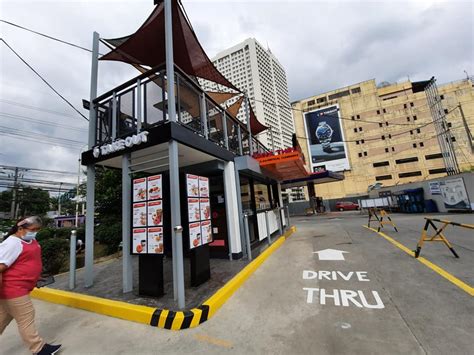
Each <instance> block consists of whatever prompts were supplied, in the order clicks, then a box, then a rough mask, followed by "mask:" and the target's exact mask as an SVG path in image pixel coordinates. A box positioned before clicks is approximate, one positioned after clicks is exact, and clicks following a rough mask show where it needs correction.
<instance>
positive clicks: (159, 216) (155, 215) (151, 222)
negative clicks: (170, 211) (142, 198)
mask: <svg viewBox="0 0 474 355" xmlns="http://www.w3.org/2000/svg"><path fill="white" fill-rule="evenodd" d="M162 224H163V204H162V201H161V200H157V201H150V202H148V226H161V225H162Z"/></svg>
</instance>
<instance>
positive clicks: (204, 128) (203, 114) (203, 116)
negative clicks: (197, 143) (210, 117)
mask: <svg viewBox="0 0 474 355" xmlns="http://www.w3.org/2000/svg"><path fill="white" fill-rule="evenodd" d="M200 104H201V127H202V133H203V134H204V137H205V138H206V139H208V138H209V127H208V125H207V108H206V106H207V105H206V95H205V94H204V93H202V94H201V100H200Z"/></svg>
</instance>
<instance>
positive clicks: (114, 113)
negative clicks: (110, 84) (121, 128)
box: [112, 92, 118, 140]
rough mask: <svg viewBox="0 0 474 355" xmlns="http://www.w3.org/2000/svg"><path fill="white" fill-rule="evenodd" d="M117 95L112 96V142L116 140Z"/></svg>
mask: <svg viewBox="0 0 474 355" xmlns="http://www.w3.org/2000/svg"><path fill="white" fill-rule="evenodd" d="M117 120H118V117H117V94H116V93H115V92H114V93H113V94H112V140H115V138H117Z"/></svg>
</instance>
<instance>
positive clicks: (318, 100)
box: [316, 97, 326, 104]
mask: <svg viewBox="0 0 474 355" xmlns="http://www.w3.org/2000/svg"><path fill="white" fill-rule="evenodd" d="M316 102H317V103H318V104H320V103H321V102H326V97H320V98H319V99H317V100H316Z"/></svg>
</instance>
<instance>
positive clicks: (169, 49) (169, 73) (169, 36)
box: [164, 0, 177, 122]
mask: <svg viewBox="0 0 474 355" xmlns="http://www.w3.org/2000/svg"><path fill="white" fill-rule="evenodd" d="M164 2H165V5H164V6H165V9H164V11H165V52H166V86H167V88H166V92H167V93H168V119H169V120H170V121H171V122H176V103H175V95H174V57H173V23H172V22H173V20H172V11H171V6H172V5H171V4H172V2H173V1H171V0H164ZM176 5H177V4H176Z"/></svg>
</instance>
